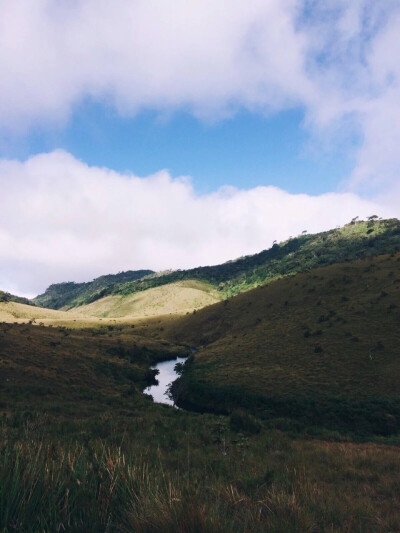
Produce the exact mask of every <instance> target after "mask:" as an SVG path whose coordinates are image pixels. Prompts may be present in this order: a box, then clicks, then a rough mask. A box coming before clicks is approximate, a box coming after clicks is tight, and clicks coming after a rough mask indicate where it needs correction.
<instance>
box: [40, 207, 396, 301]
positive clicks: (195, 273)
mask: <svg viewBox="0 0 400 533" xmlns="http://www.w3.org/2000/svg"><path fill="white" fill-rule="evenodd" d="M399 250H400V222H399V220H397V219H389V220H379V219H377V217H374V216H373V217H370V219H369V220H367V221H356V220H355V219H354V220H353V221H351V223H349V224H346V225H345V226H344V227H342V228H336V229H333V230H330V231H326V232H323V233H317V234H315V235H307V234H302V235H300V236H298V237H295V238H290V239H289V240H287V241H285V242H283V243H280V244H277V243H275V244H274V245H273V246H272V247H271V248H270V249H269V250H264V251H262V252H260V253H258V254H255V255H251V256H246V257H241V258H239V259H236V260H235V261H228V262H227V263H224V264H221V265H216V266H206V267H198V268H193V269H190V270H176V271H173V272H159V273H152V274H148V275H143V272H147V273H149V272H150V271H141V274H140V275H139V274H137V275H136V273H121V274H118V275H117V276H103V277H102V278H98V279H97V280H94V282H92V283H89V284H75V283H64V284H58V285H52V286H50V287H49V288H48V289H47V290H46V292H45V293H44V294H43V295H40V296H38V297H37V298H35V299H34V302H35V303H36V304H38V305H41V306H44V307H51V308H54V309H60V308H62V307H65V308H72V307H76V306H79V305H85V304H89V303H91V302H94V301H95V300H98V299H100V298H102V297H105V296H110V295H122V296H128V295H131V294H133V293H137V292H143V291H146V290H148V289H150V288H154V287H159V286H163V285H168V284H171V283H176V282H178V281H185V280H199V281H203V282H206V283H208V284H211V285H212V286H213V287H214V288H215V289H216V290H217V291H218V292H219V294H220V299H222V298H226V297H229V296H233V295H235V294H238V293H240V292H243V291H246V290H249V289H251V288H254V287H257V286H259V285H263V284H265V283H269V282H270V281H273V280H275V279H278V278H280V277H283V276H289V275H293V274H296V273H298V272H304V271H305V270H307V269H309V268H315V267H318V266H324V265H331V264H335V263H338V262H341V261H347V260H352V259H357V258H361V257H372V256H374V255H378V254H383V253H392V252H396V251H399ZM128 274H129V275H132V276H133V278H132V280H128V279H127V278H128V277H129V276H128ZM135 276H136V277H135Z"/></svg>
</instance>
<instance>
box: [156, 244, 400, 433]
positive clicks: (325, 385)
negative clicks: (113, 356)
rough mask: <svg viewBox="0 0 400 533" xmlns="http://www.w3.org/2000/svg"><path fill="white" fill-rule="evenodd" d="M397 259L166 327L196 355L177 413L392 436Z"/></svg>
mask: <svg viewBox="0 0 400 533" xmlns="http://www.w3.org/2000/svg"><path fill="white" fill-rule="evenodd" d="M399 313H400V255H399V254H396V255H393V256H380V257H376V258H374V259H368V260H359V261H355V262H352V263H345V264H339V265H334V266H330V267H325V268H319V269H314V270H312V271H310V272H307V273H304V274H298V275H297V276H294V277H291V278H288V279H282V280H279V281H277V282H274V283H272V284H270V285H268V286H265V287H260V288H258V289H255V290H253V291H249V292H247V293H243V294H241V295H239V296H236V297H235V298H233V299H230V300H227V301H224V302H222V303H219V304H216V305H214V306H211V307H208V308H206V309H203V310H200V311H198V312H197V313H196V314H195V315H192V316H190V317H184V318H182V319H180V320H178V321H175V322H174V321H171V322H170V323H169V324H166V325H165V331H164V334H167V335H169V336H170V338H171V339H176V340H178V339H179V341H180V342H187V343H188V344H190V345H192V346H198V347H199V348H200V349H199V351H198V353H197V354H196V355H195V357H194V358H193V360H192V363H191V364H189V365H188V367H187V370H186V371H185V373H184V375H183V377H182V378H181V380H180V382H177V384H176V386H175V387H174V391H175V395H176V398H177V399H178V402H180V404H181V405H186V406H189V407H192V408H195V409H200V410H203V409H205V410H212V411H220V412H229V411H231V410H232V409H234V408H235V407H238V406H242V407H246V408H249V409H251V410H254V411H257V412H258V414H259V415H260V416H263V417H266V418H269V417H271V416H272V417H287V418H297V419H301V420H303V421H304V420H305V421H307V422H308V423H318V424H320V423H326V424H330V425H333V426H335V425H336V426H340V425H342V426H343V425H344V426H346V427H349V428H351V429H354V430H357V431H358V430H360V431H369V430H371V431H376V432H382V433H385V432H391V431H397V430H398V429H399V428H400V381H399V379H398V376H399V374H400V348H399V346H400V327H399V326H400V314H399Z"/></svg>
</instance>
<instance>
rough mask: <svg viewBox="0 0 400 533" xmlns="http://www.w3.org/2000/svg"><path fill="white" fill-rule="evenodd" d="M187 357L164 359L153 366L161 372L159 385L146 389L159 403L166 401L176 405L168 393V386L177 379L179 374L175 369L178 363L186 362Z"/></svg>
mask: <svg viewBox="0 0 400 533" xmlns="http://www.w3.org/2000/svg"><path fill="white" fill-rule="evenodd" d="M186 359H187V357H178V358H177V359H170V360H169V361H163V362H162V363H158V364H157V365H155V366H152V367H151V368H153V369H154V368H156V369H157V370H158V371H159V374H158V375H157V376H156V379H157V381H158V385H151V387H147V389H145V391H144V392H145V393H146V394H150V395H151V396H153V400H154V401H155V402H157V403H165V404H167V405H174V402H173V401H172V400H170V399H169V398H168V396H167V395H166V392H167V389H168V386H169V385H170V383H171V382H172V381H175V380H176V379H177V378H178V377H179V374H177V373H176V372H175V370H174V367H175V365H176V364H177V363H184V362H185V361H186Z"/></svg>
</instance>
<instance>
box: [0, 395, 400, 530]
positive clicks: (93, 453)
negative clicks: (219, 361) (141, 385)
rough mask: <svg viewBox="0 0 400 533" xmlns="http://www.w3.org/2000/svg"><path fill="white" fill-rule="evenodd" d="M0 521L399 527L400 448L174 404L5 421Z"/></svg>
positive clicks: (13, 525) (57, 526) (7, 525)
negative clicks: (242, 423) (231, 420)
mask: <svg viewBox="0 0 400 533" xmlns="http://www.w3.org/2000/svg"><path fill="white" fill-rule="evenodd" d="M0 431H1V443H0V461H1V469H0V531H3V532H12V531H21V532H22V531H23V532H24V533H36V532H38V531H43V532H49V533H50V532H51V533H52V532H55V531H71V532H83V531H84V532H88V533H97V532H111V531H112V532H116V533H119V532H121V533H128V532H129V533H130V532H133V531H134V532H139V533H176V532H182V533H183V532H184V533H195V532H196V533H203V532H204V533H225V532H227V531H229V532H232V533H239V532H240V533H260V532H262V531H268V532H269V531H272V532H275V533H287V532H288V531H291V532H292V531H293V532H299V533H300V532H301V533H307V532H308V533H312V532H315V531H318V532H324V531H326V532H328V531H329V532H335V533H339V532H342V531H348V532H354V533H355V532H364V531H374V532H378V533H379V532H389V531H398V529H399V516H398V508H399V504H400V496H399V494H400V492H399V490H398V448H397V447H393V446H388V445H385V446H383V445H377V444H352V443H340V442H319V441H304V440H303V441H301V440H293V439H291V438H290V437H288V436H286V435H285V434H283V433H282V432H280V431H276V430H263V431H262V432H261V433H258V434H256V435H250V436H247V435H244V434H243V433H239V432H235V431H233V430H231V429H230V428H229V424H228V421H227V420H226V419H225V418H224V417H215V416H211V415H196V414H191V413H185V412H183V411H177V410H174V409H172V408H168V407H164V408H163V407H161V406H151V405H150V406H149V408H147V409H146V410H143V409H142V410H140V409H139V408H136V410H135V411H132V412H130V413H129V416H123V415H121V414H118V411H116V410H114V411H112V412H110V411H108V412H103V413H102V414H100V415H99V416H98V418H97V419H93V418H91V419H82V420H79V419H76V418H75V419H66V418H65V417H64V418H63V417H61V416H60V417H59V418H58V419H56V418H54V417H53V416H52V417H49V416H48V415H46V414H34V415H32V414H29V416H28V415H27V414H26V413H23V414H22V415H21V414H19V413H16V414H15V415H14V416H12V417H10V418H8V419H7V420H4V421H3V423H2V424H1V425H0Z"/></svg>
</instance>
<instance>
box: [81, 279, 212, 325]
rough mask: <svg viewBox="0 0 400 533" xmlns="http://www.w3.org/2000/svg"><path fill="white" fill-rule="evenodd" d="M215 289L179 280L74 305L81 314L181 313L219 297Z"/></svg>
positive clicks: (142, 316)
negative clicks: (77, 305) (128, 293)
mask: <svg viewBox="0 0 400 533" xmlns="http://www.w3.org/2000/svg"><path fill="white" fill-rule="evenodd" d="M220 299H221V298H220V295H218V293H217V291H215V289H214V288H213V287H212V286H210V285H209V284H207V283H204V282H200V281H196V280H194V281H191V280H187V281H180V282H177V283H171V284H169V285H164V286H161V287H154V288H152V289H148V290H147V291H143V292H139V293H133V294H131V295H127V296H121V295H116V294H115V295H110V296H106V297H105V298H101V299H100V300H96V301H95V302H93V303H91V304H88V305H84V306H81V307H77V308H74V309H73V310H72V312H73V313H75V314H79V315H83V316H85V315H86V316H96V317H112V318H122V317H124V318H125V317H130V318H144V317H148V316H160V315H168V314H185V313H187V312H192V311H193V310H194V309H199V308H202V307H206V306H207V305H211V304H213V303H215V302H218V301H219V300H220Z"/></svg>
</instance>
